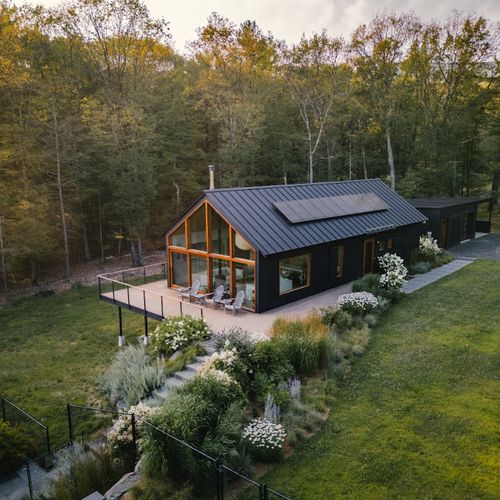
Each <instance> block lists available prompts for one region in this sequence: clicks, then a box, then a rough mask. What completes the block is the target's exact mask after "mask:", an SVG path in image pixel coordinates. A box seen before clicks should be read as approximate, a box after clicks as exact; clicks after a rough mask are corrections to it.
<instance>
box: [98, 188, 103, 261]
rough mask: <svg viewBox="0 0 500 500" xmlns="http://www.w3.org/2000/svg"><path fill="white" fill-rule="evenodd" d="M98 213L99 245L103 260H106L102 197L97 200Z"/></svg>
mask: <svg viewBox="0 0 500 500" xmlns="http://www.w3.org/2000/svg"><path fill="white" fill-rule="evenodd" d="M97 213H98V217H99V246H100V248H101V262H104V238H103V234H102V212H101V197H100V196H99V198H98V200H97Z"/></svg>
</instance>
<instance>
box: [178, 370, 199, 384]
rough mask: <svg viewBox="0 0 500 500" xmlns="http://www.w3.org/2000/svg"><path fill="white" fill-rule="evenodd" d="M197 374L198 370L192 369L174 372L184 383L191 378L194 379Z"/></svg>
mask: <svg viewBox="0 0 500 500" xmlns="http://www.w3.org/2000/svg"><path fill="white" fill-rule="evenodd" d="M195 375H196V372H195V371H191V370H182V371H180V372H175V373H174V377H175V378H176V379H177V380H180V381H181V382H182V383H184V382H187V381H188V380H189V379H192V378H193V377H194V376H195Z"/></svg>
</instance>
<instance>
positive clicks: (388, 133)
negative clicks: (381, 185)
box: [385, 127, 396, 189]
mask: <svg viewBox="0 0 500 500" xmlns="http://www.w3.org/2000/svg"><path fill="white" fill-rule="evenodd" d="M385 135H386V137H387V161H388V163H389V174H390V176H391V188H392V189H396V168H395V167H394V156H393V154H392V144H391V131H390V129H389V127H386V129H385Z"/></svg>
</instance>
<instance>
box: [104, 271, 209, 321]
mask: <svg viewBox="0 0 500 500" xmlns="http://www.w3.org/2000/svg"><path fill="white" fill-rule="evenodd" d="M158 269H160V272H155V271H154V270H156V271H158ZM166 278H167V263H166V262H161V263H158V264H150V265H148V266H141V267H137V268H129V269H123V270H121V271H115V272H112V273H106V274H99V275H97V283H98V289H99V298H101V299H104V300H108V301H111V302H113V304H115V305H123V307H126V308H127V309H129V310H135V311H138V312H141V313H144V314H150V315H154V316H156V317H158V318H160V319H164V318H165V317H167V316H169V315H175V314H180V315H181V316H182V315H183V314H186V313H187V314H191V315H192V316H195V315H196V316H198V315H199V316H201V317H202V318H203V307H201V306H198V305H196V304H192V303H190V302H183V301H182V300H180V299H175V298H173V297H168V296H166V295H162V294H161V293H158V292H153V291H151V290H147V289H145V288H143V287H141V286H140V284H143V285H145V284H147V283H151V282H154V281H159V280H160V279H164V280H166Z"/></svg>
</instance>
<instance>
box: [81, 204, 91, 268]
mask: <svg viewBox="0 0 500 500" xmlns="http://www.w3.org/2000/svg"><path fill="white" fill-rule="evenodd" d="M80 216H81V220H82V239H83V253H84V254H85V260H86V261H87V262H90V261H91V259H92V255H90V244H89V235H88V233H87V224H85V219H84V218H83V214H80Z"/></svg>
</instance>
